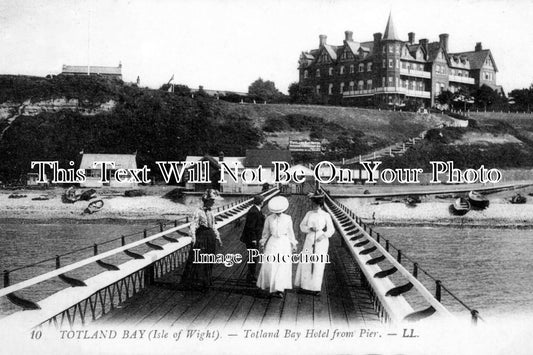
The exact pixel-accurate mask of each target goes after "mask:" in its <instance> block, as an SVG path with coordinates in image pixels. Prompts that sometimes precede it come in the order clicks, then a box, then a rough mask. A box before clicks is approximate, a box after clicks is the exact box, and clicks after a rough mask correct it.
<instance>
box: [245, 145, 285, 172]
mask: <svg viewBox="0 0 533 355" xmlns="http://www.w3.org/2000/svg"><path fill="white" fill-rule="evenodd" d="M273 161H285V162H287V163H290V162H291V152H290V151H289V150H273V149H247V150H246V159H245V161H244V166H247V167H257V166H259V165H261V166H263V168H268V167H272V166H274V164H272V162H273Z"/></svg>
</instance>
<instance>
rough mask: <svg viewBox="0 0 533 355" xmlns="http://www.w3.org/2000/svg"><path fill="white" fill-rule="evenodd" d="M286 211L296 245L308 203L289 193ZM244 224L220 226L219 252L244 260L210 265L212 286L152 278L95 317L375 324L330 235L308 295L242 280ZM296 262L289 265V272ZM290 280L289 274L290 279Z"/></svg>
mask: <svg viewBox="0 0 533 355" xmlns="http://www.w3.org/2000/svg"><path fill="white" fill-rule="evenodd" d="M289 201H290V207H289V209H288V211H287V213H288V214H289V215H291V216H292V219H293V221H294V231H295V235H296V236H297V239H298V242H299V247H300V248H301V246H302V245H303V240H304V238H305V235H304V234H303V233H302V232H300V230H299V223H300V221H301V220H302V219H303V217H304V215H305V213H306V212H307V211H308V210H309V209H310V208H311V204H310V202H309V200H308V198H307V197H305V196H291V197H289ZM243 225H244V223H239V222H237V223H232V224H229V225H227V226H225V227H224V228H222V230H221V236H222V240H223V243H224V245H223V246H222V248H220V249H219V250H220V252H221V253H241V254H243V256H244V261H243V262H242V263H241V264H236V265H233V266H231V267H226V266H224V265H215V267H214V270H213V278H214V282H213V286H212V287H210V288H209V289H207V290H205V291H197V290H185V289H182V288H180V285H179V281H180V275H181V272H182V268H180V269H178V270H176V271H174V272H172V273H170V274H168V275H166V276H165V277H164V278H163V279H161V280H157V281H156V282H155V284H153V285H150V286H149V287H147V288H146V289H144V290H143V291H141V292H140V293H139V294H137V295H136V296H134V297H132V298H130V299H129V300H128V301H126V302H125V303H124V304H123V305H122V306H121V307H120V308H116V309H114V310H112V311H111V312H109V313H107V314H106V315H104V316H103V317H101V318H100V319H98V320H97V321H96V323H97V324H112V325H115V326H120V325H124V326H126V325H127V326H133V325H137V326H143V327H145V326H156V325H163V326H172V325H174V326H180V327H194V328H200V327H206V326H212V325H214V326H218V327H220V326H226V327H237V328H240V327H246V328H249V327H254V328H256V327H258V326H261V327H270V326H272V327H277V326H280V325H283V326H310V325H313V326H325V327H345V326H353V325H357V326H364V325H372V324H376V323H379V317H378V314H377V312H376V311H375V309H374V307H373V305H372V299H371V296H370V294H369V291H368V289H367V288H365V287H363V285H362V283H361V275H360V270H359V269H358V268H357V265H356V264H355V263H354V261H353V259H352V258H351V256H350V255H349V252H348V250H347V248H346V247H345V246H344V241H343V240H342V238H341V237H340V236H339V235H338V234H337V233H335V234H334V235H333V237H332V238H331V239H330V247H329V254H330V261H331V263H330V264H329V265H327V266H326V270H325V274H324V281H323V285H322V292H321V294H320V296H318V297H317V296H312V295H309V294H304V293H300V292H298V290H297V289H292V290H288V291H287V292H286V294H285V297H284V298H282V299H281V298H271V297H269V295H268V294H266V293H264V292H261V291H260V290H258V289H257V287H256V286H255V285H254V284H250V283H248V282H246V272H247V270H246V268H247V266H246V257H245V255H246V252H245V246H244V244H243V243H241V242H240V241H239V238H240V235H241V231H242V227H243ZM295 273H296V265H294V266H293V276H294V274H295ZM293 280H294V278H293Z"/></svg>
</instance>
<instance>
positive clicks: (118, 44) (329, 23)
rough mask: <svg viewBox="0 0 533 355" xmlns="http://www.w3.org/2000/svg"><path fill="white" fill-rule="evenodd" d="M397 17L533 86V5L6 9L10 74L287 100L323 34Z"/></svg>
mask: <svg viewBox="0 0 533 355" xmlns="http://www.w3.org/2000/svg"><path fill="white" fill-rule="evenodd" d="M389 12H392V15H393V19H394V23H395V27H396V32H397V33H398V34H399V35H400V37H401V38H402V39H404V40H407V33H408V32H415V33H416V40H417V41H418V40H419V39H421V38H428V39H429V40H430V42H431V41H438V35H439V34H440V33H448V34H449V36H450V37H449V48H450V51H451V52H460V51H468V50H473V49H474V46H475V44H476V42H482V43H483V48H484V49H486V48H488V49H491V51H492V54H493V56H494V59H495V61H496V65H497V67H498V70H499V72H498V74H497V82H498V84H500V85H503V87H504V90H505V91H506V92H509V91H511V90H512V89H515V88H524V87H529V86H530V84H531V83H532V82H533V65H529V64H528V63H531V59H532V58H533V36H532V33H531V32H532V31H531V19H533V0H514V1H507V0H446V1H440V0H436V1H434V0H424V1H421V0H406V1H398V0H395V1H393V0H381V1H380V0H374V1H360V0H292V1H291V0H285V1H281V0H262V1H259V0H235V1H222V0H196V1H193V0H191V1H185V0H157V1H156V0H150V1H148V0H130V1H127V0H105V1H101V0H48V1H37V0H0V51H1V54H0V74H22V75H38V76H45V75H47V74H58V73H59V72H60V71H61V67H62V65H63V64H68V65H87V63H90V64H91V65H104V66H117V65H118V64H119V62H120V63H122V66H123V69H122V72H123V79H124V80H125V81H135V80H136V78H137V76H139V77H140V80H141V86H148V87H152V88H157V87H159V86H161V85H162V84H164V83H166V82H168V81H169V79H170V78H171V76H172V75H174V83H176V84H185V85H187V86H189V87H191V88H198V87H199V86H200V85H202V86H203V87H204V88H205V89H215V90H231V91H241V92H246V91H248V86H249V85H250V83H252V82H253V81H254V80H256V79H257V78H259V77H261V78H263V79H264V80H272V81H274V83H275V84H276V87H277V88H278V89H279V90H280V91H282V92H285V93H286V92H287V88H288V86H289V85H290V84H291V83H292V82H295V81H297V80H298V71H297V66H298V58H299V55H300V53H301V52H302V51H307V50H310V49H313V48H317V47H318V36H319V34H325V35H327V36H328V37H327V43H329V44H333V45H341V44H342V41H343V39H344V31H345V30H351V31H353V33H354V40H356V41H370V40H372V38H373V33H375V32H384V30H385V25H386V22H387V18H388V16H389Z"/></svg>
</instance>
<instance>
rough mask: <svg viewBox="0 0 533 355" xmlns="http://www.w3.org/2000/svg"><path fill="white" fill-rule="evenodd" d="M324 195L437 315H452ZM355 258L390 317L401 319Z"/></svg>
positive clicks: (365, 267) (364, 265)
mask: <svg viewBox="0 0 533 355" xmlns="http://www.w3.org/2000/svg"><path fill="white" fill-rule="evenodd" d="M325 196H326V198H327V199H328V201H330V203H332V204H333V205H335V206H336V207H337V208H340V209H341V210H343V211H344V212H345V213H344V215H345V217H346V218H348V219H349V220H350V221H351V222H352V223H353V224H354V225H355V226H357V227H358V229H359V231H360V232H362V233H363V234H364V235H365V237H366V238H367V240H368V241H369V242H370V244H372V246H373V247H376V250H378V251H379V252H380V253H381V254H382V255H383V256H384V257H385V258H386V259H387V261H388V262H389V263H390V264H391V265H392V266H394V267H395V268H396V269H397V270H398V271H399V272H400V273H401V275H402V276H403V277H404V278H405V279H407V281H409V282H410V283H411V284H412V285H413V287H414V289H416V290H417V292H418V293H419V294H420V296H421V297H422V298H424V300H425V301H426V302H428V303H429V305H431V306H432V307H433V308H434V309H435V311H436V312H437V313H438V314H439V315H441V316H444V317H453V315H452V314H451V313H450V311H449V310H448V309H446V307H444V306H443V305H442V304H441V303H440V302H439V301H438V300H437V299H436V298H435V297H434V296H433V295H432V294H431V292H429V291H428V290H427V288H426V287H425V286H424V285H423V284H422V283H421V282H420V281H419V280H418V279H416V278H415V277H414V276H413V275H412V274H411V273H410V272H409V271H408V270H407V269H406V268H405V267H404V266H403V265H402V264H401V263H400V262H398V261H397V260H396V258H394V257H393V256H392V255H391V254H390V253H389V252H388V251H387V250H386V249H385V248H384V247H383V246H382V245H381V244H380V243H378V242H377V241H376V240H375V239H374V238H373V237H372V236H371V235H370V234H369V233H368V232H366V231H365V230H364V229H363V228H361V226H359V224H358V223H357V222H356V221H355V220H354V219H353V218H352V217H351V216H350V215H349V214H348V213H347V212H346V211H345V210H344V208H343V207H344V206H343V205H342V204H339V203H337V202H336V201H334V200H333V199H332V198H331V197H330V196H329V195H328V194H325ZM339 205H340V206H342V207H340V206H339ZM328 209H329V207H328ZM355 259H356V261H357V262H358V264H359V267H360V268H361V270H362V271H363V272H364V273H365V275H366V276H367V281H368V282H369V284H370V285H371V286H372V288H373V290H374V292H375V294H376V295H377V296H378V298H379V299H380V301H381V302H382V304H383V305H384V307H385V308H386V309H387V310H388V311H389V312H390V314H389V316H390V317H391V319H393V320H395V321H400V320H402V319H403V317H404V316H405V314H396V313H397V312H395V310H394V308H393V307H390V306H389V300H390V298H389V299H387V297H386V296H385V294H383V293H382V292H377V291H378V290H379V287H378V285H377V283H376V281H375V279H374V277H372V275H370V273H369V271H368V270H367V268H368V266H367V265H366V264H364V263H362V261H360V260H359V259H358V258H357V257H356V258H355Z"/></svg>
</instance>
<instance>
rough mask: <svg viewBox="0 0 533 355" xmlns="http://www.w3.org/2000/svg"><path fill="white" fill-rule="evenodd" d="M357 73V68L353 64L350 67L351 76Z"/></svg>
mask: <svg viewBox="0 0 533 355" xmlns="http://www.w3.org/2000/svg"><path fill="white" fill-rule="evenodd" d="M353 73H355V66H354V65H353V64H352V65H350V74H353Z"/></svg>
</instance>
